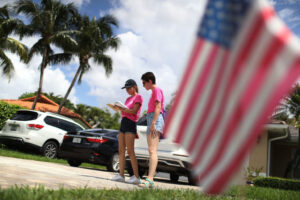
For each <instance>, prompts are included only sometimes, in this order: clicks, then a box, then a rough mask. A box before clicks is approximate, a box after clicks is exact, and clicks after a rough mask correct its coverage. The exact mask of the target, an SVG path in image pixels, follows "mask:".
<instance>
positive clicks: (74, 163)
mask: <svg viewBox="0 0 300 200" xmlns="http://www.w3.org/2000/svg"><path fill="white" fill-rule="evenodd" d="M68 163H69V165H70V166H72V167H79V166H80V165H81V163H82V162H81V161H78V160H68Z"/></svg>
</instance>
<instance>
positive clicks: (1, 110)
mask: <svg viewBox="0 0 300 200" xmlns="http://www.w3.org/2000/svg"><path fill="white" fill-rule="evenodd" d="M22 108H23V107H21V106H18V105H10V104H8V103H6V102H3V101H0V130H1V129H2V128H3V126H4V123H5V121H6V120H8V119H10V118H11V117H12V116H13V115H14V114H15V113H16V112H17V111H18V110H19V109H22Z"/></svg>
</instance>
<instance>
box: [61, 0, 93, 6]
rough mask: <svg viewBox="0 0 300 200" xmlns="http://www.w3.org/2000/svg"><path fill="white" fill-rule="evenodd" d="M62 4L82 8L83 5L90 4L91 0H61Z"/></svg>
mask: <svg viewBox="0 0 300 200" xmlns="http://www.w3.org/2000/svg"><path fill="white" fill-rule="evenodd" d="M61 2H63V3H65V4H67V3H74V4H75V5H76V6H79V7H81V5H82V4H85V3H86V4H89V3H90V0H61Z"/></svg>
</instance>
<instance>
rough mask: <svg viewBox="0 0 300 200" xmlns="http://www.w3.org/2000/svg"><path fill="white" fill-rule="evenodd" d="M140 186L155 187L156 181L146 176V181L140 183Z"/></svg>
mask: <svg viewBox="0 0 300 200" xmlns="http://www.w3.org/2000/svg"><path fill="white" fill-rule="evenodd" d="M139 186H141V187H145V188H153V187H154V182H153V181H151V180H149V179H148V178H146V179H145V182H143V183H141V184H139Z"/></svg>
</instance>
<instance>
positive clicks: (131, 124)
mask: <svg viewBox="0 0 300 200" xmlns="http://www.w3.org/2000/svg"><path fill="white" fill-rule="evenodd" d="M124 88H125V89H126V92H127V93H128V94H129V97H128V98H127V99H126V101H125V105H126V106H127V107H128V109H124V108H121V107H118V106H115V108H116V109H118V110H120V111H121V112H122V120H121V127H120V132H119V135H118V138H119V166H120V173H118V174H117V175H116V176H115V177H113V178H112V180H113V181H120V182H125V177H124V169H125V150H126V148H127V153H128V155H129V158H130V161H131V166H132V169H133V173H134V175H133V176H131V177H130V179H129V180H128V181H127V182H128V183H132V184H139V183H140V178H139V173H138V164H137V160H136V157H135V153H134V139H135V137H136V134H137V131H136V122H137V121H138V119H139V115H140V112H141V108H142V104H143V98H142V96H141V95H140V94H138V87H137V84H136V82H135V81H134V80H133V79H129V80H127V81H126V83H125V85H124V87H122V89H124Z"/></svg>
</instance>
